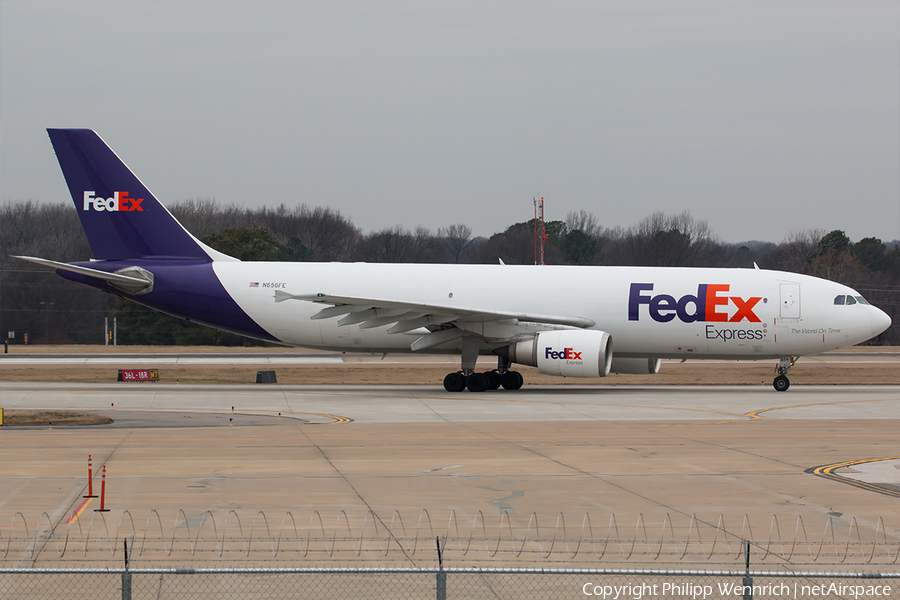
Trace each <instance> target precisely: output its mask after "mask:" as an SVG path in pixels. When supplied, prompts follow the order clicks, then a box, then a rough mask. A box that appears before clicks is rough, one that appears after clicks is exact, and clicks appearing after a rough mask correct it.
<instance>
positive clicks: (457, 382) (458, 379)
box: [444, 373, 466, 392]
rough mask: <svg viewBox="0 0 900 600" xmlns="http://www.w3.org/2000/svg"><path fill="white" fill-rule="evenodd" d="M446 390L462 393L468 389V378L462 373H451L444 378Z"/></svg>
mask: <svg viewBox="0 0 900 600" xmlns="http://www.w3.org/2000/svg"><path fill="white" fill-rule="evenodd" d="M444 389H445V390H447V391H448V392H461V391H463V390H464V389H466V378H465V376H464V375H463V374H462V373H450V374H448V375H447V376H446V377H444Z"/></svg>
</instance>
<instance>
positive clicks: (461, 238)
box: [438, 223, 472, 263]
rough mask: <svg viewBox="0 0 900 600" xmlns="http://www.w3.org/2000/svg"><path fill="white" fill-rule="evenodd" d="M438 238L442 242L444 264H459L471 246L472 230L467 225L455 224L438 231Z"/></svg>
mask: <svg viewBox="0 0 900 600" xmlns="http://www.w3.org/2000/svg"><path fill="white" fill-rule="evenodd" d="M438 238H440V240H441V241H442V242H443V244H444V248H445V254H446V257H447V258H446V262H451V263H460V262H464V261H463V260H462V258H463V256H464V255H465V252H466V250H467V249H468V248H469V246H470V245H471V244H472V230H471V229H470V228H469V226H468V225H463V224H462V223H457V224H456V225H450V226H449V227H441V228H440V229H438Z"/></svg>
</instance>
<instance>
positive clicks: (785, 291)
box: [781, 283, 800, 319]
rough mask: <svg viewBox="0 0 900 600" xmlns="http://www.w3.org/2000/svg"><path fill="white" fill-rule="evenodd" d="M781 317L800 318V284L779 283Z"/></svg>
mask: <svg viewBox="0 0 900 600" xmlns="http://www.w3.org/2000/svg"><path fill="white" fill-rule="evenodd" d="M781 318H782V319H799V318H800V284H799V283H782V284H781Z"/></svg>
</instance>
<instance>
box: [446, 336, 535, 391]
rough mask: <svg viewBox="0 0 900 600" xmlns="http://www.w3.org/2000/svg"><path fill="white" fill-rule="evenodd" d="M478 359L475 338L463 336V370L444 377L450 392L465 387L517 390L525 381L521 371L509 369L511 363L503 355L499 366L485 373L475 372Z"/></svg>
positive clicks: (499, 359) (470, 389)
mask: <svg viewBox="0 0 900 600" xmlns="http://www.w3.org/2000/svg"><path fill="white" fill-rule="evenodd" d="M477 359H478V345H477V342H474V340H473V341H472V342H469V340H468V339H467V338H463V348H462V370H461V371H457V372H456V373H449V374H447V376H446V377H444V389H445V390H447V391H448V392H461V391H463V390H465V389H468V390H469V391H470V392H483V391H485V390H496V389H499V388H500V387H502V388H503V389H505V390H517V389H519V388H520V387H522V384H523V383H524V382H525V380H524V379H523V378H522V375H521V373H519V372H518V371H510V370H509V367H510V364H511V363H510V362H509V360H507V359H506V358H504V357H502V356H500V357H498V360H497V368H496V369H494V370H493V371H487V372H485V373H476V372H475V361H476V360H477Z"/></svg>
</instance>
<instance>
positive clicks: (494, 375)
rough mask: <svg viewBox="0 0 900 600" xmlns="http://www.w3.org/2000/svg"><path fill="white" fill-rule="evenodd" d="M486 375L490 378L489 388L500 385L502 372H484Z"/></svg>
mask: <svg viewBox="0 0 900 600" xmlns="http://www.w3.org/2000/svg"><path fill="white" fill-rule="evenodd" d="M484 376H485V377H487V380H488V386H487V389H489V390H496V389H497V388H499V387H500V373H498V372H497V371H496V370H494V371H488V372H486V373H485V374H484Z"/></svg>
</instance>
